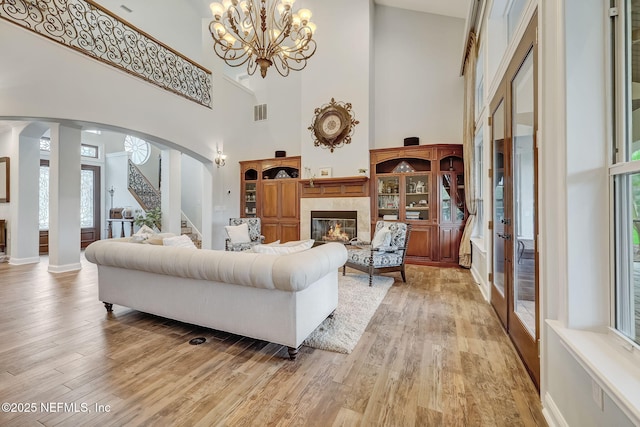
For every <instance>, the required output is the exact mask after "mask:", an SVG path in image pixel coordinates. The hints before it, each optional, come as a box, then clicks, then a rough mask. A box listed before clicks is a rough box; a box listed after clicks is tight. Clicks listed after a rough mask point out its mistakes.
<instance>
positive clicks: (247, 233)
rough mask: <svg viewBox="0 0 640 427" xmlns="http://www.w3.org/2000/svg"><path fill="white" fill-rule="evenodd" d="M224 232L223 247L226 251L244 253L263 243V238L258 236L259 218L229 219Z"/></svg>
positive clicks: (259, 231) (259, 229)
mask: <svg viewBox="0 0 640 427" xmlns="http://www.w3.org/2000/svg"><path fill="white" fill-rule="evenodd" d="M225 230H226V232H227V238H226V239H225V241H224V247H225V250H227V251H235V252H241V251H246V250H247V249H251V248H252V247H253V246H254V245H259V244H262V243H264V236H263V235H261V234H260V233H261V230H262V228H261V224H260V218H229V225H228V226H226V227H225Z"/></svg>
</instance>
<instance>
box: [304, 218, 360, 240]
mask: <svg viewBox="0 0 640 427" xmlns="http://www.w3.org/2000/svg"><path fill="white" fill-rule="evenodd" d="M357 236H358V212H357V211H311V238H312V239H313V240H315V241H316V242H317V243H326V242H342V243H346V242H348V241H349V240H352V239H354V238H356V237H357Z"/></svg>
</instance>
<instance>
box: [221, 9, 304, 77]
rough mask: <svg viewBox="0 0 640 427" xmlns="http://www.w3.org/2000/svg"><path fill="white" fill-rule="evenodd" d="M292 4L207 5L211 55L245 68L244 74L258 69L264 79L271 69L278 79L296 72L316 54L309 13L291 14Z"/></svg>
mask: <svg viewBox="0 0 640 427" xmlns="http://www.w3.org/2000/svg"><path fill="white" fill-rule="evenodd" d="M294 2H295V0H247V1H238V0H224V1H223V2H222V4H220V3H211V5H210V6H209V7H210V8H211V13H212V14H213V21H211V24H209V32H211V37H213V41H214V42H215V43H214V51H215V52H216V54H217V55H218V56H219V57H220V58H222V59H224V61H225V62H226V63H227V64H229V65H230V66H232V67H239V66H241V65H244V64H245V63H248V64H247V72H248V73H249V74H250V75H253V73H255V71H256V69H257V68H258V66H259V67H260V74H261V75H262V77H263V78H264V77H265V76H266V75H267V69H268V68H269V67H270V66H271V65H274V66H275V67H276V70H278V73H280V75H282V76H287V75H289V71H290V70H294V71H299V70H302V69H303V68H304V67H306V65H307V59H309V58H310V57H311V56H313V54H314V53H315V52H316V42H315V41H314V40H313V33H314V32H315V30H316V26H315V24H313V23H312V22H310V20H311V11H310V10H309V9H300V10H299V11H298V12H297V13H294V11H293V10H292V6H293V3H294Z"/></svg>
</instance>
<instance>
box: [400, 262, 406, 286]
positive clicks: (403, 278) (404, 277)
mask: <svg viewBox="0 0 640 427" xmlns="http://www.w3.org/2000/svg"><path fill="white" fill-rule="evenodd" d="M400 274H401V275H402V281H403V282H404V283H407V277H406V276H405V275H404V265H403V266H402V270H400Z"/></svg>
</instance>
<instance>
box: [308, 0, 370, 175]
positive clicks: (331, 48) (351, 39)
mask: <svg viewBox="0 0 640 427" xmlns="http://www.w3.org/2000/svg"><path fill="white" fill-rule="evenodd" d="M310 7H311V6H310ZM371 7H373V4H372V3H371V2H370V1H369V0H351V1H348V2H345V1H341V0H325V1H323V2H322V3H320V2H317V3H314V4H313V9H312V11H313V14H314V15H313V18H312V19H313V20H314V21H315V22H316V23H317V24H318V31H317V33H316V35H315V36H314V37H315V38H316V40H317V43H318V51H317V52H316V54H315V55H314V56H313V57H312V58H311V59H310V60H309V64H308V65H307V68H306V69H305V70H304V72H303V73H302V103H301V109H302V122H301V123H300V125H299V126H300V135H301V142H302V149H301V154H302V164H303V167H310V168H311V170H312V171H314V173H316V174H317V171H318V169H319V168H321V167H327V166H328V167H331V168H332V169H333V176H355V175H358V168H368V167H369V148H370V145H371V140H370V137H369V122H370V120H372V118H373V115H372V114H373V112H372V111H370V110H369V108H370V96H371V95H370V93H369V81H370V79H371V75H370V73H371V68H370V66H369V65H370V56H371V55H372V52H371V50H370V45H371V43H370V37H371V33H370V27H371V13H370V8H371ZM331 98H335V100H336V101H342V102H349V103H351V104H352V106H353V113H354V115H355V118H356V120H359V121H360V124H359V125H357V126H356V127H355V130H354V133H353V138H352V141H351V143H350V144H348V145H345V146H343V147H341V148H337V149H336V150H335V151H334V152H333V153H331V152H330V150H328V149H326V148H321V147H315V146H314V145H313V138H312V137H311V133H310V132H309V130H308V129H307V128H308V127H309V126H310V125H311V122H312V119H313V112H314V110H315V109H316V108H318V107H321V106H322V105H324V104H328V103H329V102H330V101H331Z"/></svg>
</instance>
